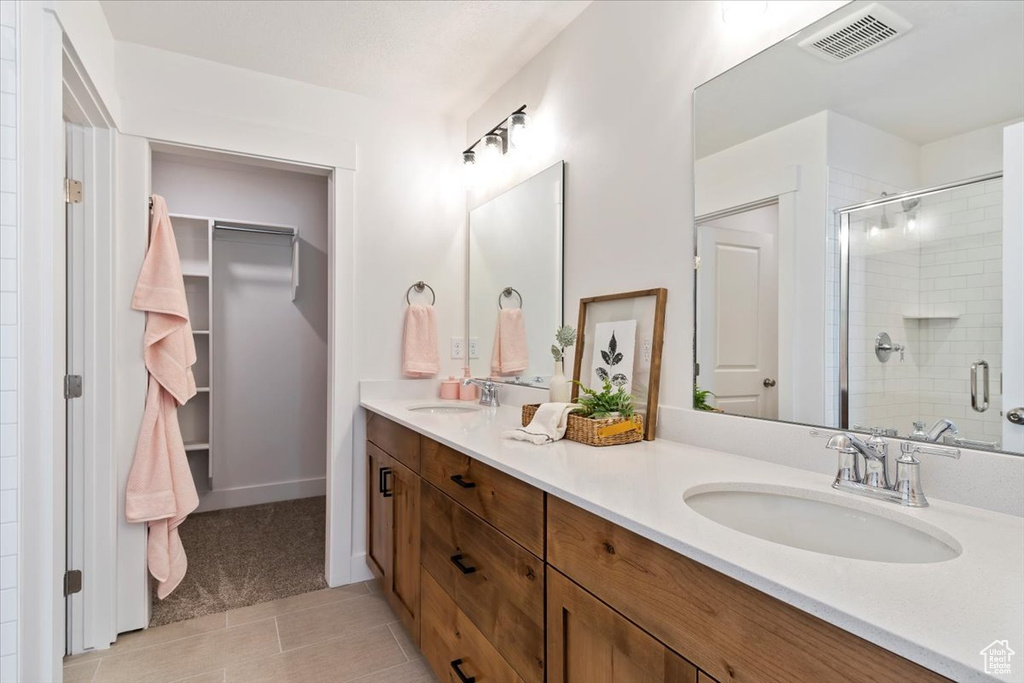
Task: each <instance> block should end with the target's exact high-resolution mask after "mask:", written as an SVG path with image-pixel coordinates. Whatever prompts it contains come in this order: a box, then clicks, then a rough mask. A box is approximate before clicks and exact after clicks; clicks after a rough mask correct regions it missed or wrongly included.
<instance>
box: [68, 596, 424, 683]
mask: <svg viewBox="0 0 1024 683" xmlns="http://www.w3.org/2000/svg"><path fill="white" fill-rule="evenodd" d="M436 680H437V679H436V678H435V677H434V674H433V673H432V672H431V670H430V666H429V665H428V664H427V662H426V660H425V659H424V658H423V656H422V655H421V654H420V653H419V651H418V650H417V649H416V646H415V645H413V644H412V642H411V641H410V640H409V637H408V636H407V635H406V633H405V631H404V630H403V628H402V626H401V624H400V623H399V622H398V618H397V617H396V616H395V614H394V612H392V611H391V608H390V607H388V605H387V603H386V602H385V601H384V599H383V598H382V597H381V596H380V594H379V587H378V586H377V584H376V583H375V582H372V581H371V582H366V583H357V584H353V585H351V586H343V587H341V588H328V589H326V590H321V591H316V592H313V593H305V594H302V595H294V596H292V597H290V598H283V599H281V600H275V601H273V602H266V603H263V604H260V605H252V606H250V607H242V608H239V609H234V610H230V611H228V612H221V613H219V614H210V615H207V616H204V617H197V618H195V619H190V620H189V621H179V622H177V623H174V624H168V625H167V626H158V627H156V628H151V629H148V630H145V631H136V632H134V633H127V634H124V635H122V636H120V637H119V638H118V639H117V643H115V644H114V645H113V646H112V647H111V648H110V649H109V650H101V651H96V652H88V653H85V654H81V655H76V656H74V657H67V658H65V660H64V681H65V683H236V682H238V683H257V682H259V683H263V682H267V683H271V682H272V683H279V682H281V683H317V682H321V683H428V682H430V683H432V682H434V681H436Z"/></svg>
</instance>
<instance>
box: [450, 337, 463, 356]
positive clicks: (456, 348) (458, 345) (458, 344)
mask: <svg viewBox="0 0 1024 683" xmlns="http://www.w3.org/2000/svg"><path fill="white" fill-rule="evenodd" d="M465 357H466V340H465V339H463V338H462V337H452V358H455V359H461V358H465Z"/></svg>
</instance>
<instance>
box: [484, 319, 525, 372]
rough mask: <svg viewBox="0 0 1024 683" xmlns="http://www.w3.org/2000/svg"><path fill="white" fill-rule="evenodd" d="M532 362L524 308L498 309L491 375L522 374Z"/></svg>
mask: <svg viewBox="0 0 1024 683" xmlns="http://www.w3.org/2000/svg"><path fill="white" fill-rule="evenodd" d="M529 364H530V355H529V353H528V352H527V349H526V324H525V323H524V322H523V309H521V308H503V309H501V310H500V311H498V325H497V329H496V330H495V331H494V351H493V352H492V353H491V375H492V376H494V377H507V376H510V375H521V374H522V373H524V372H526V368H527V366H529Z"/></svg>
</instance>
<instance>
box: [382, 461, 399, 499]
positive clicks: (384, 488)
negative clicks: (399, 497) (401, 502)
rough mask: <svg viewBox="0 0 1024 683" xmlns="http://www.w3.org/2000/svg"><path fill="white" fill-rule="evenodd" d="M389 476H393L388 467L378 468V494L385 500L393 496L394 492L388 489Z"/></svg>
mask: <svg viewBox="0 0 1024 683" xmlns="http://www.w3.org/2000/svg"><path fill="white" fill-rule="evenodd" d="M389 474H393V472H392V471H391V468H390V467H381V468H380V492H381V493H383V494H384V497H385V498H390V497H391V496H393V495H395V492H394V491H392V490H391V489H390V488H389V487H388V475H389Z"/></svg>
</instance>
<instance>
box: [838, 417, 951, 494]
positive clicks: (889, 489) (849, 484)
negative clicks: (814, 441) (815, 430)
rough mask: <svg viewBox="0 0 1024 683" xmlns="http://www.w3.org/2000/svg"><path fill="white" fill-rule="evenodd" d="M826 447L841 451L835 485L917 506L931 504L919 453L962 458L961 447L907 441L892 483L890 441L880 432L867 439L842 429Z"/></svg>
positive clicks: (903, 443)
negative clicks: (923, 485)
mask: <svg viewBox="0 0 1024 683" xmlns="http://www.w3.org/2000/svg"><path fill="white" fill-rule="evenodd" d="M825 447H826V448H830V449H832V450H834V451H838V452H839V470H838V471H837V473H836V478H835V480H834V481H833V482H832V488H834V489H837V490H839V491H847V492H849V493H856V494H857V495H861V496H867V497H869V498H876V499H878V500H885V501H888V502H891V503H897V504H899V505H906V506H907V507H915V508H923V507H928V499H927V498H925V495H924V490H922V488H921V461H920V460H918V459H917V457H916V456H917V454H918V453H926V454H928V455H942V456H945V457H948V458H959V457H960V449H959V448H947V447H945V446H933V445H930V444H924V443H920V442H916V441H904V442H902V443H901V444H900V457H899V458H898V459H897V460H896V482H895V483H894V484H892V485H890V484H889V472H888V444H887V443H886V442H885V439H883V438H881V436H880V435H879V434H877V433H876V434H873V435H872V436H871V438H870V439H868V440H867V441H866V442H865V441H862V440H860V439H859V438H857V437H856V436H854V435H853V434H847V433H845V432H840V433H838V434H833V435H832V436H831V437H830V438H829V440H828V443H827V444H826V446H825ZM858 455H860V456H863V457H864V464H865V470H864V476H863V478H862V477H860V470H859V468H858V460H859V459H858V457H857V456H858Z"/></svg>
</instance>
